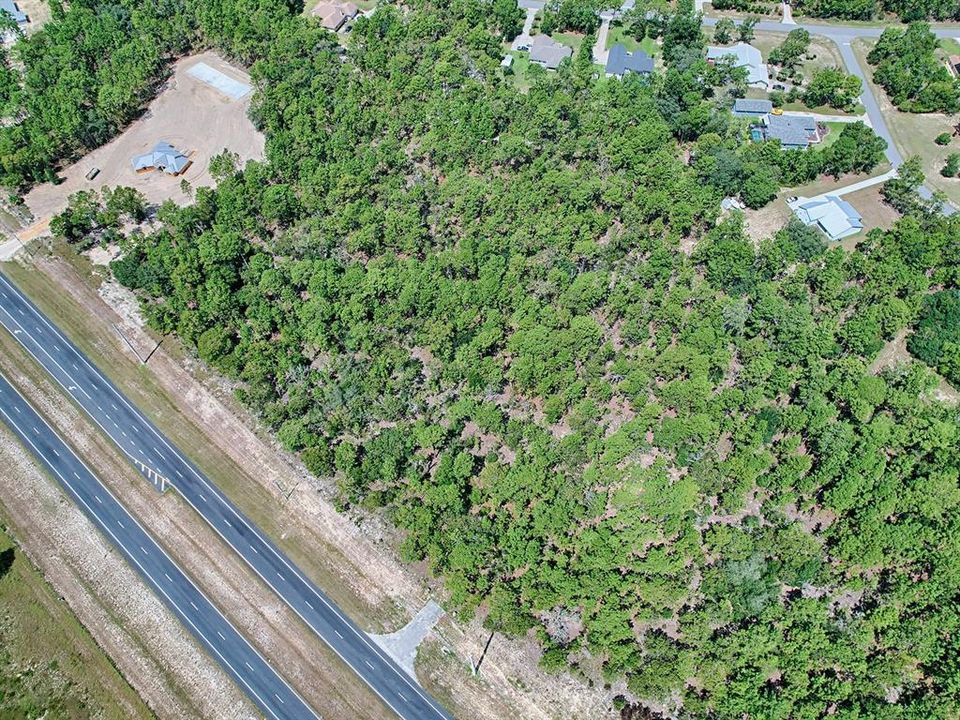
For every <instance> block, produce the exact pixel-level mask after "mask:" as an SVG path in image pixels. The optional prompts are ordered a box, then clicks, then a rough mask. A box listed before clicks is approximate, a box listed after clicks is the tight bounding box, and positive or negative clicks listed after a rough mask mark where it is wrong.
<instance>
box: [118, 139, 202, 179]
mask: <svg viewBox="0 0 960 720" xmlns="http://www.w3.org/2000/svg"><path fill="white" fill-rule="evenodd" d="M192 162H193V161H192V160H191V159H190V158H188V157H187V156H186V155H184V154H183V153H182V152H180V151H179V150H177V149H176V148H175V147H173V145H171V144H170V143H168V142H166V141H165V140H161V141H160V142H158V143H157V144H156V145H154V146H153V150H151V151H150V152H148V153H143V155H137V156H136V157H134V158H131V159H130V164H131V165H132V166H133V169H134V170H136V171H137V172H138V173H146V172H150V171H152V170H160V171H161V172H165V173H166V174H167V175H180V174H181V173H183V172H185V171H186V169H187V168H188V167H190V165H191V163H192Z"/></svg>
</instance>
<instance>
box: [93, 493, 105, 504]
mask: <svg viewBox="0 0 960 720" xmlns="http://www.w3.org/2000/svg"><path fill="white" fill-rule="evenodd" d="M93 497H94V498H96V501H97V502H98V503H100V504H101V505H103V500H101V499H100V496H99V495H94V496H93Z"/></svg>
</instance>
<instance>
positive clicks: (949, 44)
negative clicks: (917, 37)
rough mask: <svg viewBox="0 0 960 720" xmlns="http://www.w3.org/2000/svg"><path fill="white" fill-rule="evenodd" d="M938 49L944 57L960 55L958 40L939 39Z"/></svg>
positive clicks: (959, 42)
mask: <svg viewBox="0 0 960 720" xmlns="http://www.w3.org/2000/svg"><path fill="white" fill-rule="evenodd" d="M940 48H941V49H942V50H943V52H944V54H945V55H960V40H957V39H956V38H940Z"/></svg>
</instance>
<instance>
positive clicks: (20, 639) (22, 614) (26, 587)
mask: <svg viewBox="0 0 960 720" xmlns="http://www.w3.org/2000/svg"><path fill="white" fill-rule="evenodd" d="M3 433H4V434H6V433H7V431H6V429H4V430H3ZM4 440H5V441H6V440H9V435H8V434H7V435H6V437H5V438H4ZM6 472H12V469H9V468H8V469H7V470H6ZM8 514H9V513H8V512H7V511H6V510H4V509H3V508H2V507H0V517H4V518H6V516H7V515H8ZM0 552H2V553H4V555H5V556H6V557H9V553H12V554H13V563H12V565H10V566H9V568H7V565H6V561H4V562H3V565H2V567H0V573H2V574H0V688H2V690H0V717H5V718H16V717H39V716H40V715H42V714H43V712H44V711H53V712H58V711H62V712H63V716H64V717H69V718H77V719H80V718H102V719H103V720H141V719H144V720H145V719H146V718H152V717H153V714H152V713H151V712H150V710H149V709H148V708H147V706H146V705H144V703H143V701H142V700H141V699H140V697H139V696H138V695H137V693H136V692H135V691H134V689H133V688H132V687H130V684H129V683H128V682H127V681H126V680H125V679H124V678H123V676H122V675H121V674H120V673H119V672H118V671H117V669H116V667H114V665H113V663H112V662H111V661H110V659H109V658H108V657H107V655H106V654H105V653H104V652H103V650H102V649H101V648H100V647H99V646H98V645H97V643H96V641H95V640H94V639H93V637H91V635H90V633H89V632H87V630H86V629H85V628H84V627H83V625H82V624H80V621H79V620H78V619H77V617H76V615H74V614H73V612H72V611H71V610H70V607H69V606H68V605H66V604H65V603H64V602H63V601H62V600H61V598H60V596H59V595H58V594H57V592H56V591H55V590H54V589H53V588H52V587H51V586H50V585H49V583H47V582H46V581H45V580H44V579H43V576H42V575H41V574H40V572H39V570H38V569H37V568H36V567H35V566H34V565H33V563H32V562H31V561H30V559H29V558H28V557H27V556H26V554H25V553H24V552H23V551H22V550H21V549H20V548H19V547H17V546H16V544H15V542H14V540H13V538H12V537H10V535H9V534H8V532H7V531H6V529H5V528H4V529H0ZM58 716H59V715H58Z"/></svg>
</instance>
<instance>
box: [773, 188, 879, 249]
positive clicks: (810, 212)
mask: <svg viewBox="0 0 960 720" xmlns="http://www.w3.org/2000/svg"><path fill="white" fill-rule="evenodd" d="M790 207H791V209H792V210H793V212H794V213H795V214H796V216H797V217H798V218H800V221H801V222H802V223H803V224H804V225H807V226H816V227H818V228H820V229H821V230H822V231H823V233H824V235H826V236H827V237H828V238H830V239H831V240H841V239H843V238H845V237H849V236H850V235H856V234H857V233H858V232H860V231H861V230H863V217H862V216H861V215H860V213H858V212H857V210H856V208H854V207H853V205H851V204H850V203H848V202H847V201H846V200H844V199H842V198H840V197H837V196H836V195H822V196H820V197H816V198H812V199H807V198H797V199H796V200H794V201H793V202H792V203H791V204H790Z"/></svg>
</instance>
